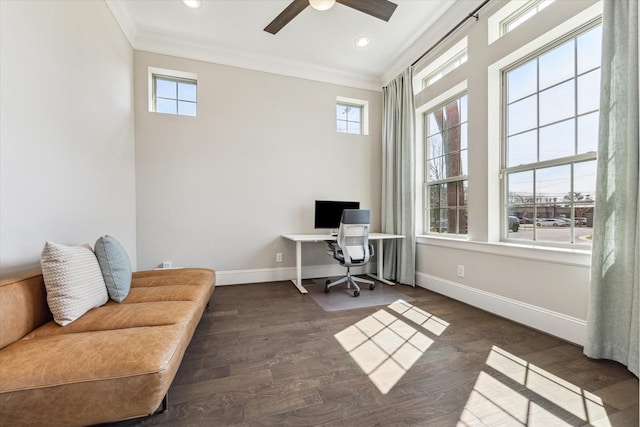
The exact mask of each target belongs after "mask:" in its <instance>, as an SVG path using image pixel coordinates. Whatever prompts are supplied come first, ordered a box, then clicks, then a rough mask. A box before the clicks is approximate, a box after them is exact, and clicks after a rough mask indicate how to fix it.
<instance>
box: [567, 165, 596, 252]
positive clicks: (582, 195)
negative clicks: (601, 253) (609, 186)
mask: <svg viewBox="0 0 640 427" xmlns="http://www.w3.org/2000/svg"><path fill="white" fill-rule="evenodd" d="M574 174H575V184H574V193H573V199H574V205H573V206H574V223H575V225H576V227H579V228H582V229H581V230H580V231H576V235H577V239H578V240H580V242H581V243H591V242H592V241H593V233H592V227H593V213H594V203H595V198H596V161H589V162H582V163H576V164H575V166H574ZM585 228H588V229H586V230H585Z"/></svg>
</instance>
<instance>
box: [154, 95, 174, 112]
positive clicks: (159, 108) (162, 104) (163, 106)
mask: <svg viewBox="0 0 640 427" xmlns="http://www.w3.org/2000/svg"><path fill="white" fill-rule="evenodd" d="M177 108H178V106H177V103H176V101H174V100H172V99H162V98H158V99H156V112H158V113H169V114H178V110H177Z"/></svg>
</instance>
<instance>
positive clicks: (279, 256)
mask: <svg viewBox="0 0 640 427" xmlns="http://www.w3.org/2000/svg"><path fill="white" fill-rule="evenodd" d="M276 262H282V252H278V253H276Z"/></svg>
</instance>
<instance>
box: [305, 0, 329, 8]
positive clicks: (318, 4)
mask: <svg viewBox="0 0 640 427" xmlns="http://www.w3.org/2000/svg"><path fill="white" fill-rule="evenodd" d="M309 4H310V5H311V7H312V8H314V9H315V10H329V9H331V8H332V7H333V5H334V4H336V0H309Z"/></svg>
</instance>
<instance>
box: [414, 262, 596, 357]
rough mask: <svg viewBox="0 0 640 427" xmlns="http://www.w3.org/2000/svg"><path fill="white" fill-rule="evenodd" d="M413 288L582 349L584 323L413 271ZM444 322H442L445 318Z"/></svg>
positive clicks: (584, 334) (585, 330) (585, 329)
mask: <svg viewBox="0 0 640 427" xmlns="http://www.w3.org/2000/svg"><path fill="white" fill-rule="evenodd" d="M416 285H418V286H420V287H422V288H425V289H429V290H431V291H434V292H437V293H439V294H442V295H446V296H448V297H450V298H453V299H456V300H458V301H462V302H464V303H467V304H469V305H472V306H474V307H478V308H481V309H483V310H486V311H488V312H490V313H493V314H496V315H498V316H502V317H506V318H508V319H511V320H513V321H515V322H518V323H522V324H524V325H527V326H530V327H532V328H534V329H538V330H540V331H543V332H546V333H548V334H550V335H554V336H556V337H559V338H562V339H564V340H567V341H569V342H572V343H574V344H578V345H580V346H583V345H584V343H585V340H586V333H587V322H586V321H585V320H581V319H577V318H575V317H571V316H567V315H565V314H562V313H558V312H555V311H551V310H548V309H546V308H542V307H538V306H535V305H531V304H527V303H524V302H521V301H517V300H514V299H511V298H506V297H503V296H501V295H497V294H493V293H490V292H486V291H483V290H480V289H475V288H472V287H469V286H466V285H462V284H460V283H456V282H451V281H449V280H444V279H441V278H439V277H434V276H430V275H428V274H424V273H419V272H416ZM445 320H446V319H445Z"/></svg>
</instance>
